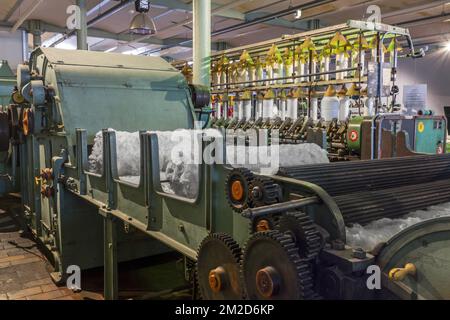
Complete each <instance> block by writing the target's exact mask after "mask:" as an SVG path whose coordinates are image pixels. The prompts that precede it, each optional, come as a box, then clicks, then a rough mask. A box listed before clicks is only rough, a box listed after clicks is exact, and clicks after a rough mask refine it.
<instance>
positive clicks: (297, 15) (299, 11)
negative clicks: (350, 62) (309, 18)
mask: <svg viewBox="0 0 450 320" xmlns="http://www.w3.org/2000/svg"><path fill="white" fill-rule="evenodd" d="M301 17H302V9H298V10H297V11H295V13H294V18H295V19H300V18H301Z"/></svg>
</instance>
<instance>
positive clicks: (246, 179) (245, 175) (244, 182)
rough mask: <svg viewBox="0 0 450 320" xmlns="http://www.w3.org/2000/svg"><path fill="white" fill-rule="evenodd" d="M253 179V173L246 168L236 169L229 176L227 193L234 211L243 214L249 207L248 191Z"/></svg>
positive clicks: (226, 187)
mask: <svg viewBox="0 0 450 320" xmlns="http://www.w3.org/2000/svg"><path fill="white" fill-rule="evenodd" d="M253 178H254V175H253V173H252V172H251V171H250V170H248V169H246V168H236V169H233V170H231V172H230V173H229V174H228V177H227V183H226V186H225V193H226V195H227V200H228V203H229V204H230V206H231V208H233V210H234V211H236V212H242V211H244V210H245V209H247V208H248V207H249V192H248V190H249V187H250V184H251V183H252V181H253Z"/></svg>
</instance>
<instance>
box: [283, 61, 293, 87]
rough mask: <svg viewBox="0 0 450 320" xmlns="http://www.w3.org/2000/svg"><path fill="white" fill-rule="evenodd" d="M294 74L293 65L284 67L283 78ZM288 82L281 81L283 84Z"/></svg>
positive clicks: (286, 80)
mask: <svg viewBox="0 0 450 320" xmlns="http://www.w3.org/2000/svg"><path fill="white" fill-rule="evenodd" d="M293 73H294V65H293V64H289V65H286V64H285V65H284V77H292V74H293ZM288 81H291V79H285V80H283V83H286V82H288Z"/></svg>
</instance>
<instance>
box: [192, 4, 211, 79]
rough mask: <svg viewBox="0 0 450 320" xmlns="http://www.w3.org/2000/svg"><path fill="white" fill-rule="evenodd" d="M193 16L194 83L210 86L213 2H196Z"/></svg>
mask: <svg viewBox="0 0 450 320" xmlns="http://www.w3.org/2000/svg"><path fill="white" fill-rule="evenodd" d="M192 7H193V10H192V14H193V26H194V29H193V51H194V52H193V57H194V59H193V61H194V65H193V73H194V75H193V82H194V84H200V85H204V86H208V87H209V86H210V85H211V80H210V56H211V1H210V0H194V1H193V2H192Z"/></svg>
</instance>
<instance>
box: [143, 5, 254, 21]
mask: <svg viewBox="0 0 450 320" xmlns="http://www.w3.org/2000/svg"><path fill="white" fill-rule="evenodd" d="M249 1H253V0H247V1H246V2H249ZM234 2H236V1H234ZM150 3H151V5H152V6H153V7H156V8H167V9H169V10H183V11H189V12H192V4H191V3H185V2H182V1H179V0H152V1H151V2H150ZM230 5H231V4H230ZM222 6H223V5H220V4H216V3H211V9H212V10H214V9H217V8H219V7H222ZM213 15H216V16H218V17H224V18H229V19H237V20H244V18H245V15H244V14H243V13H241V12H239V11H237V10H233V9H231V8H229V9H225V10H221V11H220V12H216V13H213Z"/></svg>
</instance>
